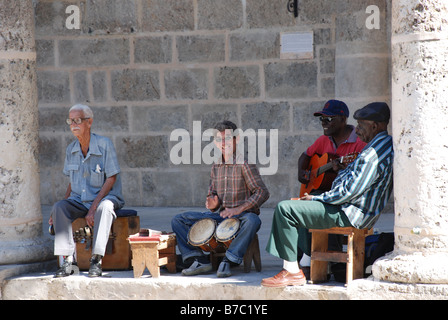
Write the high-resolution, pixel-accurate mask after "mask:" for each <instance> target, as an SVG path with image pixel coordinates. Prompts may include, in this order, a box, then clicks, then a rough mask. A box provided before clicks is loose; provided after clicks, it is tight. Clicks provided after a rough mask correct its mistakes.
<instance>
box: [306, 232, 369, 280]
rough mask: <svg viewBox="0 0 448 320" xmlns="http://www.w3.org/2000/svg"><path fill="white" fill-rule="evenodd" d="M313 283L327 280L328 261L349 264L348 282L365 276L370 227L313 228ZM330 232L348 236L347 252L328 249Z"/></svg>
mask: <svg viewBox="0 0 448 320" xmlns="http://www.w3.org/2000/svg"><path fill="white" fill-rule="evenodd" d="M310 232H311V233H312V238H311V279H310V280H311V281H310V282H311V283H319V282H325V281H327V271H328V262H329V261H332V262H343V263H346V264H347V275H346V283H347V284H348V283H350V281H352V280H353V279H360V278H362V277H363V276H364V256H365V237H366V235H368V234H369V232H370V230H369V229H356V228H352V227H347V228H331V229H322V230H320V229H311V230H310ZM328 234H342V235H346V236H348V238H347V252H339V251H328Z"/></svg>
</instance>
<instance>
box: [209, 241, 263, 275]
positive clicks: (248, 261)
mask: <svg viewBox="0 0 448 320" xmlns="http://www.w3.org/2000/svg"><path fill="white" fill-rule="evenodd" d="M225 255H226V249H225V248H224V247H223V246H219V247H218V248H216V249H215V251H212V252H210V261H211V263H212V267H213V270H217V269H218V258H219V257H224V256H225ZM252 260H253V261H254V266H255V270H257V271H258V272H260V271H261V258H260V244H259V242H258V234H255V237H254V238H253V240H252V242H251V243H250V245H249V247H247V250H246V253H245V254H244V257H243V264H244V272H246V273H248V272H250V267H251V265H252Z"/></svg>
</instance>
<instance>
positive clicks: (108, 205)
mask: <svg viewBox="0 0 448 320" xmlns="http://www.w3.org/2000/svg"><path fill="white" fill-rule="evenodd" d="M114 208H115V205H114V203H113V202H112V201H111V200H107V199H105V200H102V201H101V202H100V204H99V205H98V207H97V208H96V212H97V213H100V214H112V215H115V211H114Z"/></svg>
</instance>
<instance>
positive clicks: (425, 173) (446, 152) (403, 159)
mask: <svg viewBox="0 0 448 320" xmlns="http://www.w3.org/2000/svg"><path fill="white" fill-rule="evenodd" d="M447 17H448V1H446V0H393V1H392V35H391V43H392V68H393V70H392V105H393V107H392V121H393V123H392V127H393V138H394V149H395V160H394V194H395V215H396V216H395V230H394V231H395V248H394V251H393V253H392V254H391V255H388V256H386V257H385V258H383V259H382V260H379V261H377V262H376V263H375V264H374V265H373V275H374V277H375V278H376V279H380V280H387V281H392V282H401V283H426V284H447V283H448V142H447V139H446V137H447V133H448V100H447V98H448V20H447Z"/></svg>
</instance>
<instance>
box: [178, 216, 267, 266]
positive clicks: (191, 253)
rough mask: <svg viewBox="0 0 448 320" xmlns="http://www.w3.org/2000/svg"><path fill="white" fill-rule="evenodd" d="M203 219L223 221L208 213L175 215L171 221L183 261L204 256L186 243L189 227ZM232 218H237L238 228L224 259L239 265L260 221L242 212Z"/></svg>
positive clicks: (197, 248)
mask: <svg viewBox="0 0 448 320" xmlns="http://www.w3.org/2000/svg"><path fill="white" fill-rule="evenodd" d="M205 218H211V219H214V220H215V221H216V222H217V224H219V223H220V222H222V221H223V220H224V219H223V218H222V217H221V216H220V215H219V213H214V212H210V211H207V212H192V211H190V212H184V213H180V214H178V215H176V216H175V217H174V218H173V219H172V220H171V227H172V229H173V232H175V233H176V240H177V246H178V248H179V251H180V253H181V255H182V259H183V261H185V260H186V259H188V258H191V257H199V256H201V255H205V254H204V252H203V251H202V250H201V248H199V247H196V246H193V245H191V244H190V243H188V232H189V230H190V228H191V226H192V225H193V224H194V223H195V222H197V221H199V220H201V219H205ZM233 218H238V219H239V220H240V228H239V231H238V233H237V235H236V237H235V238H234V239H233V241H232V243H231V244H230V246H229V248H228V249H227V252H226V257H227V259H229V260H230V261H232V262H234V263H237V264H240V263H241V262H242V261H243V257H244V254H245V253H246V250H247V247H248V246H249V244H250V243H251V241H252V239H253V238H254V236H255V234H256V233H257V231H258V230H259V229H260V226H261V220H260V218H259V217H258V215H257V214H255V213H253V212H243V213H241V214H239V215H237V216H233Z"/></svg>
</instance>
